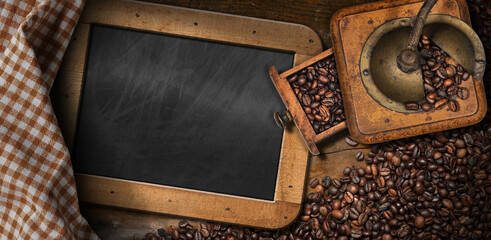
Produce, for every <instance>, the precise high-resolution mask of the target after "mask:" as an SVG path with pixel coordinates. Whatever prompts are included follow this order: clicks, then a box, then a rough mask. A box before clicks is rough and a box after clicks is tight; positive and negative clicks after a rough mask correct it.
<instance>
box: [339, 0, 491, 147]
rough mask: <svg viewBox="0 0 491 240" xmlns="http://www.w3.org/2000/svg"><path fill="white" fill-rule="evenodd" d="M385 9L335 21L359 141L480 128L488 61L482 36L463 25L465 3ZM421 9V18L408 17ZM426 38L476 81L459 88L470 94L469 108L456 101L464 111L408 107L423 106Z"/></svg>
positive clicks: (432, 0) (357, 11)
mask: <svg viewBox="0 0 491 240" xmlns="http://www.w3.org/2000/svg"><path fill="white" fill-rule="evenodd" d="M387 4H388V3H387V2H383V3H377V4H369V5H363V6H357V7H352V8H347V9H343V10H341V11H339V12H337V13H336V14H335V16H334V17H333V19H332V21H331V30H332V34H333V43H334V54H335V57H336V64H337V67H338V73H339V80H340V84H341V89H342V95H343V100H344V107H345V112H346V122H347V126H348V129H349V130H350V134H351V135H352V136H353V138H355V139H356V140H358V141H359V142H362V143H367V144H372V143H378V142H383V141H389V140H394V139H400V138H405V137H411V136H416V135H421V134H426V133H431V132H437V131H444V130H448V129H453V128H460V127H465V126H469V125H473V124H476V123H478V122H479V121H481V120H482V119H483V118H484V116H485V114H486V110H487V106H486V97H485V91H484V86H483V81H482V79H483V74H484V68H485V65H486V62H485V54H484V49H483V46H482V43H481V41H480V40H479V37H478V36H477V34H476V33H475V32H474V31H473V30H472V28H471V27H470V26H469V25H468V23H466V22H465V21H463V20H461V18H462V16H461V14H462V12H464V13H467V11H468V10H467V6H466V5H465V2H461V1H439V2H438V3H437V0H426V1H424V3H423V4H422V5H421V3H411V4H405V5H400V6H389V5H387ZM435 4H440V6H439V7H438V8H436V9H441V8H442V7H444V6H441V5H447V6H453V7H450V9H452V11H448V12H438V11H432V8H433V7H434V6H435ZM418 8H419V12H418V14H417V15H416V16H415V17H409V16H411V15H412V14H413V13H414V12H415V10H417V9H418ZM430 11H431V14H430ZM467 15H468V13H467ZM413 16H414V15H413ZM422 34H424V35H425V36H427V37H428V39H429V40H431V41H432V42H433V43H435V44H436V45H437V46H439V47H440V48H441V49H442V50H443V51H445V52H446V53H448V55H449V56H450V57H452V58H453V59H454V60H455V61H456V62H457V63H458V64H460V65H461V66H462V67H463V68H464V69H466V70H467V71H468V72H469V73H470V75H471V76H470V77H469V79H468V80H467V81H463V82H462V83H461V84H460V85H459V86H457V87H456V88H465V89H466V90H468V93H469V94H468V95H469V96H468V97H467V96H466V99H465V100H462V99H458V98H456V99H453V100H454V103H455V104H458V107H459V110H458V111H452V109H451V108H452V107H454V108H455V106H443V105H440V106H438V107H437V108H432V109H431V110H429V111H424V110H423V109H421V108H419V107H418V106H417V105H416V108H415V109H407V106H406V105H405V104H406V103H407V102H421V101H424V99H425V86H424V83H425V81H427V80H428V79H426V80H425V79H424V77H425V76H424V75H423V73H422V70H421V64H423V63H424V60H423V59H422V55H423V56H424V55H425V54H430V55H431V54H432V53H431V52H425V51H424V50H425V49H423V50H421V51H419V50H418V49H417V46H418V42H419V40H420V37H421V35H422ZM437 60H438V61H444V60H442V59H437ZM436 64H440V63H439V62H436ZM452 74H453V73H452ZM442 77H443V78H446V77H447V76H446V75H443V74H442ZM443 80H444V79H441V81H443ZM445 80H446V79H445ZM446 90H448V89H446V88H445V87H443V88H442V91H446ZM441 102H444V103H446V102H447V101H445V100H442V101H441ZM448 102H449V103H450V101H448ZM426 110H428V109H426ZM453 110H455V109H453Z"/></svg>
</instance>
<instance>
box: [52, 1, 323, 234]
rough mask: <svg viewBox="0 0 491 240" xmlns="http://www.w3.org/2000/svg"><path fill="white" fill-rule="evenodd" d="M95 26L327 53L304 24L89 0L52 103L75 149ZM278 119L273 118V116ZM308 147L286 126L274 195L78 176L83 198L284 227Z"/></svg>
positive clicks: (297, 203) (297, 197)
mask: <svg viewBox="0 0 491 240" xmlns="http://www.w3.org/2000/svg"><path fill="white" fill-rule="evenodd" d="M91 24H104V25H110V26H118V27H124V28H129V29H138V30H145V31H152V32H157V33H165V34H171V35H177V36H184V37H192V38H199V39H207V40H213V41H219V42H226V43H234V44H239V45H248V46H255V47H260V48H267V49H275V50H283V51H289V52H294V53H295V58H294V65H297V64H298V63H300V62H303V61H305V60H307V59H309V58H311V57H312V56H315V55H316V54H318V53H320V52H321V51H322V43H321V40H320V38H319V36H318V35H317V34H316V33H315V32H314V31H313V30H312V29H310V28H307V27H305V26H303V25H298V24H291V23H281V22H275V21H269V20H262V19H254V18H249V17H240V16H233V15H227V14H220V13H211V12H206V11H200V10H192V9H185V8H179V7H171V6H165V5H158V4H148V3H141V2H133V1H121V0H99V1H98V0H89V1H88V2H87V3H86V6H85V9H84V11H83V13H82V16H81V18H80V21H79V23H78V25H77V27H76V29H75V30H74V33H73V37H72V40H71V42H70V44H69V46H68V49H67V52H66V54H65V57H64V60H63V63H62V65H61V67H60V71H59V73H58V77H57V80H56V81H55V84H54V86H53V92H52V101H53V104H54V106H55V110H56V113H57V118H58V121H59V124H60V127H61V129H62V132H63V135H64V137H65V140H66V142H67V144H68V146H69V148H70V149H72V147H73V141H74V135H75V130H76V126H77V119H78V111H79V104H80V96H81V91H82V83H83V76H84V70H85V62H86V61H85V60H86V54H87V47H88V41H89V32H90V25H91ZM271 121H273V116H271ZM307 161H308V151H307V149H306V148H305V145H304V144H303V142H302V138H301V136H300V134H299V133H298V131H296V129H294V128H289V129H286V130H285V131H284V134H283V141H282V148H281V153H280V161H279V169H278V175H277V182H276V189H275V195H274V201H265V200H258V199H252V198H246V197H237V196H231V195H226V194H217V193H209V192H204V191H197V190H190V189H183V188H177V187H171V186H163V185H157V184H148V183H144V182H136V181H128V180H122V179H114V178H107V177H101V176H94V175H87V174H75V176H76V181H77V187H78V192H79V198H80V200H81V201H84V202H90V203H96V204H102V205H109V206H116V207H122V208H129V209H135V210H141V211H148V212H156V213H164V214H171V215H180V216H184V217H190V218H200V219H207V220H213V221H220V222H229V223H236V224H242V225H249V226H256V227H263V228H280V227H283V226H285V225H287V224H289V223H290V222H291V221H293V220H294V219H295V217H296V216H297V215H298V212H299V210H300V208H301V202H302V197H303V193H304V185H305V177H306V170H307Z"/></svg>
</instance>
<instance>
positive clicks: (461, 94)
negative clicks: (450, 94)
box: [457, 87, 469, 100]
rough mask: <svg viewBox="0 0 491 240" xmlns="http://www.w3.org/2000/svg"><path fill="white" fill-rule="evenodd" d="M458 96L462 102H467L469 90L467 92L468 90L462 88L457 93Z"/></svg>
mask: <svg viewBox="0 0 491 240" xmlns="http://www.w3.org/2000/svg"><path fill="white" fill-rule="evenodd" d="M457 96H458V97H459V98H460V99H462V100H466V99H468V98H469V90H467V88H464V87H461V88H459V90H458V91H457Z"/></svg>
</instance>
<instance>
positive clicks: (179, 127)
mask: <svg viewBox="0 0 491 240" xmlns="http://www.w3.org/2000/svg"><path fill="white" fill-rule="evenodd" d="M293 58H294V54H293V53H288V52H281V51H274V50H270V49H259V48H253V47H247V46H239V45H231V44H225V43H218V42H211V41H205V40H198V39H191V38H185V37H178V36H171V35H165V34H157V33H150V32H144V31H136V30H129V29H123V28H116V27H108V26H101V25H93V26H92V27H91V34H90V39H89V48H88V54H87V62H86V69H85V76H84V85H83V92H82V101H81V106H80V111H79V120H78V127H77V134H76V138H75V147H74V160H73V165H74V170H75V172H77V173H86V174H93V175H98V176H106V177H112V178H118V179H127V180H135V181H140V182H147V183H155V184H162V185H167V186H175V187H182V188H187V189H196V190H204V191H207V192H216V193H224V194H231V195H236V196H245V197H251V198H258V199H265V200H274V191H275V186H276V177H277V172H278V161H279V155H280V148H281V142H282V133H283V132H282V130H281V129H279V128H278V127H277V126H276V125H275V123H274V121H273V118H272V115H273V112H274V111H279V110H281V109H284V105H283V104H282V102H281V99H280V97H279V96H278V93H277V92H276V90H275V89H274V86H273V84H272V82H271V81H270V80H269V76H268V67H269V66H271V65H275V66H276V67H277V68H278V69H279V70H280V71H284V70H287V69H288V68H291V67H292V65H293Z"/></svg>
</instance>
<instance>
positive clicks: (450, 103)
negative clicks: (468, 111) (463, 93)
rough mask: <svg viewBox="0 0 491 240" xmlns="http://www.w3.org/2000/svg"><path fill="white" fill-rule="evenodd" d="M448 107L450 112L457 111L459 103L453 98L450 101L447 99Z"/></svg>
mask: <svg viewBox="0 0 491 240" xmlns="http://www.w3.org/2000/svg"><path fill="white" fill-rule="evenodd" d="M448 108H449V109H450V110H451V111H452V112H457V111H459V103H458V102H457V101H455V100H450V101H448Z"/></svg>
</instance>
